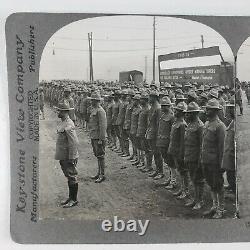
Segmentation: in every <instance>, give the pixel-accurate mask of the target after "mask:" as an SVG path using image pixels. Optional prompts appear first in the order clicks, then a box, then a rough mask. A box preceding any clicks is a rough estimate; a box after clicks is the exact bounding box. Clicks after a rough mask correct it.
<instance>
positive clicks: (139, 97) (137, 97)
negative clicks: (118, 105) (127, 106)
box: [133, 94, 141, 100]
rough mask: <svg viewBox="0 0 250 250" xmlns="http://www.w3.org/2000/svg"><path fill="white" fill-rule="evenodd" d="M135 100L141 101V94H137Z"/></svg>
mask: <svg viewBox="0 0 250 250" xmlns="http://www.w3.org/2000/svg"><path fill="white" fill-rule="evenodd" d="M133 99H134V100H140V99H141V96H140V95H139V94H136V95H134V96H133Z"/></svg>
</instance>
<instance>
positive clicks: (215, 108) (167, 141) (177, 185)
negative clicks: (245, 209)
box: [43, 84, 236, 218]
mask: <svg viewBox="0 0 250 250" xmlns="http://www.w3.org/2000/svg"><path fill="white" fill-rule="evenodd" d="M176 85H177V84H176ZM176 85H175V86H174V87H173V86H171V85H170V84H166V85H165V87H164V88H162V89H160V91H158V88H157V86H156V85H154V84H152V85H151V86H150V87H149V88H147V87H145V88H142V89H138V88H137V89H136V88H134V89H131V88H129V89H127V88H123V89H113V90H112V91H110V90H109V92H107V91H106V90H104V89H103V87H102V88H101V89H96V88H93V89H92V90H89V89H86V87H81V88H77V89H74V87H73V88H70V87H69V86H67V87H66V88H63V87H62V86H52V85H49V84H48V85H44V88H43V90H44V92H45V100H47V101H48V102H49V103H50V105H51V106H53V105H56V102H60V100H63V99H64V100H68V103H69V106H71V107H74V109H72V110H69V116H70V118H71V119H72V120H73V122H74V123H76V124H77V125H78V126H80V127H81V128H83V127H84V126H86V127H85V128H86V129H87V130H89V134H90V138H91V142H92V147H93V151H94V154H95V156H96V157H97V159H98V168H99V170H98V173H97V175H95V176H93V179H95V180H96V182H98V183H100V182H102V181H103V180H105V176H104V167H105V162H104V158H105V146H106V144H107V146H108V147H109V148H110V149H111V150H113V151H114V152H116V153H117V154H118V155H120V156H121V157H124V158H127V159H128V160H129V161H131V163H132V165H134V166H136V167H137V168H138V169H139V170H140V171H141V172H143V173H147V174H148V176H149V177H152V178H153V179H154V180H155V181H156V182H157V185H159V186H164V187H165V188H166V189H167V190H169V191H171V192H172V193H173V195H175V196H176V198H177V199H180V200H184V201H185V202H184V205H185V206H187V207H192V209H194V210H199V209H201V208H202V207H203V206H204V205H205V204H204V199H203V194H204V187H205V183H206V184H207V185H208V186H209V188H210V193H211V198H212V206H211V208H210V209H209V210H208V211H206V212H205V213H204V216H212V217H213V218H222V217H223V214H224V211H225V210H224V178H223V173H224V172H225V171H226V174H227V175H226V176H227V181H228V183H229V189H231V191H232V192H233V193H235V192H236V185H235V166H234V107H235V104H234V89H229V88H227V87H219V86H212V87H210V86H206V85H205V86H204V85H201V86H200V87H196V86H195V85H191V84H186V85H185V86H184V88H181V86H180V85H177V86H176ZM52 90H54V94H52ZM105 91H106V92H105ZM72 92H73V93H72ZM55 93H57V95H55ZM55 96H56V98H55ZM91 104H92V105H91ZM98 119H99V120H98ZM105 130H106V132H107V140H105ZM103 131H104V132H103ZM130 145H131V146H130ZM153 159H154V163H155V166H153V164H152V161H153ZM126 167H127V165H126V164H125V165H124V166H123V167H122V168H126ZM160 180H163V181H161V182H160ZM190 180H191V183H192V185H190Z"/></svg>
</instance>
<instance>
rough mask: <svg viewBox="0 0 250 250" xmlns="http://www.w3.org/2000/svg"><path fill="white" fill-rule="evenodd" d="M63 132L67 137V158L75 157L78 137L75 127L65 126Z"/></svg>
mask: <svg viewBox="0 0 250 250" xmlns="http://www.w3.org/2000/svg"><path fill="white" fill-rule="evenodd" d="M65 132H66V135H67V138H68V146H69V159H70V160H72V159H76V157H77V155H78V149H77V147H78V138H77V135H76V132H75V129H74V128H72V127H67V128H65Z"/></svg>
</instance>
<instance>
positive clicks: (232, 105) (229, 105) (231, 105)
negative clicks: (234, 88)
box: [226, 104, 235, 107]
mask: <svg viewBox="0 0 250 250" xmlns="http://www.w3.org/2000/svg"><path fill="white" fill-rule="evenodd" d="M226 107H235V104H226Z"/></svg>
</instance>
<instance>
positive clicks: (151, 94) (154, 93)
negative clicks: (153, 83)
mask: <svg viewBox="0 0 250 250" xmlns="http://www.w3.org/2000/svg"><path fill="white" fill-rule="evenodd" d="M149 95H150V96H157V97H158V96H159V92H158V91H156V90H152V91H150V92H149Z"/></svg>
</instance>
